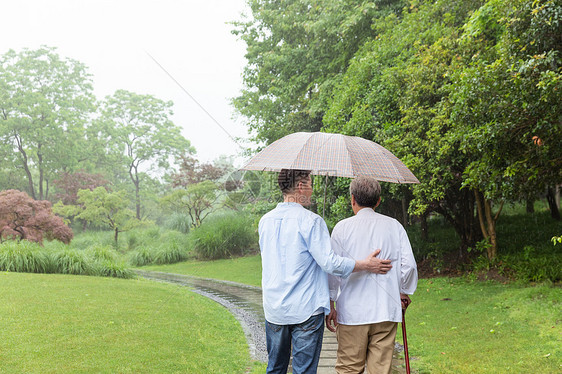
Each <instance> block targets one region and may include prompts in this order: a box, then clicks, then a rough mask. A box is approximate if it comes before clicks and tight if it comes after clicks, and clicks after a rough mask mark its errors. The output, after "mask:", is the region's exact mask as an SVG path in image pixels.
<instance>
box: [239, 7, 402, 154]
mask: <svg viewBox="0 0 562 374" xmlns="http://www.w3.org/2000/svg"><path fill="white" fill-rule="evenodd" d="M404 4H405V2H404V1H381V2H378V3H374V2H372V1H364V0H346V1H336V0H323V1H313V2H303V1H297V0H289V1H265V0H252V1H250V2H249V6H250V9H251V12H252V17H251V18H250V19H248V20H243V21H240V22H236V23H235V26H236V30H235V31H234V34H236V35H238V36H239V37H240V38H241V39H242V40H243V41H244V42H245V43H246V44H247V50H246V51H247V52H246V59H247V60H248V64H247V65H246V68H245V70H244V74H243V79H244V85H245V89H244V90H242V94H241V95H240V96H239V97H237V98H235V99H234V106H235V108H236V109H237V110H238V111H239V112H240V113H241V114H242V115H244V116H245V117H247V118H248V121H249V127H250V129H251V130H253V131H254V132H255V135H256V140H258V141H259V142H260V143H261V142H266V143H271V142H273V141H274V140H277V139H279V138H280V137H282V136H284V135H287V134H289V133H292V132H296V131H318V130H319V129H320V128H321V127H322V117H323V112H324V111H325V109H326V108H325V106H326V102H327V100H328V98H329V97H330V96H331V95H332V93H333V89H334V85H335V84H336V83H337V82H338V80H339V75H340V74H341V73H342V72H343V71H345V69H346V68H347V65H348V64H349V61H350V60H351V59H352V58H353V57H354V54H355V52H356V51H357V50H358V49H359V48H360V47H361V45H362V44H363V43H364V42H365V41H366V40H368V39H369V38H373V37H375V36H376V32H375V30H373V25H374V23H375V21H376V19H377V18H378V17H382V16H383V15H386V14H388V13H394V12H396V13H400V10H401V8H402V6H403V5H404Z"/></svg>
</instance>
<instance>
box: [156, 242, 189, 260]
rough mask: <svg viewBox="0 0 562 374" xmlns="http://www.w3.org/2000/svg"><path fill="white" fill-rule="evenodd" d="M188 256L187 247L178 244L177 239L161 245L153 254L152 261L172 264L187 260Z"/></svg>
mask: <svg viewBox="0 0 562 374" xmlns="http://www.w3.org/2000/svg"><path fill="white" fill-rule="evenodd" d="M188 257H189V253H188V249H187V248H186V247H184V246H181V245H179V244H178V242H177V241H170V242H168V243H166V244H164V245H162V246H161V247H160V248H159V249H158V251H156V253H155V255H154V262H155V263H157V264H159V265H164V264H174V263H176V262H181V261H185V260H187V259H188Z"/></svg>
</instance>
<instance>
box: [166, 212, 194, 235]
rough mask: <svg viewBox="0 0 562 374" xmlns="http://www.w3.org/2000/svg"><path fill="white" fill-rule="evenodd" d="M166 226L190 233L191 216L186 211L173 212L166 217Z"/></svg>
mask: <svg viewBox="0 0 562 374" xmlns="http://www.w3.org/2000/svg"><path fill="white" fill-rule="evenodd" d="M165 226H166V227H167V228H169V229H170V230H176V231H179V232H181V233H183V234H187V233H189V229H190V227H191V217H189V215H188V214H185V213H172V214H170V216H169V217H168V218H167V219H166V223H165Z"/></svg>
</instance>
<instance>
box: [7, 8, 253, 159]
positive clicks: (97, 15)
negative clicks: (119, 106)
mask: <svg viewBox="0 0 562 374" xmlns="http://www.w3.org/2000/svg"><path fill="white" fill-rule="evenodd" d="M1 9H2V20H1V21H0V35H2V37H1V38H0V54H3V53H5V52H7V51H8V50H9V49H14V50H16V51H18V52H19V51H21V50H22V49H23V48H31V49H35V48H38V47H39V46H41V45H47V46H51V47H56V48H57V52H58V54H59V55H61V56H62V57H69V58H73V59H75V60H78V61H80V62H83V63H84V64H86V65H87V66H88V67H89V69H90V73H92V74H93V84H94V92H95V94H96V96H97V97H98V98H99V99H101V98H104V97H105V96H106V95H110V94H113V93H114V92H115V91H116V90H117V89H125V90H129V91H132V92H135V93H139V94H151V95H154V96H156V97H157V98H159V99H163V100H172V101H173V102H174V113H175V114H174V116H173V118H172V120H173V121H174V122H175V123H176V124H177V125H178V126H180V127H181V128H182V129H183V132H182V133H183V135H184V136H185V137H186V138H187V139H189V140H190V141H191V143H192V145H194V146H195V148H196V149H197V155H198V158H199V159H200V160H202V161H212V160H214V159H215V158H217V157H218V156H220V155H237V154H239V152H240V150H241V148H240V146H238V145H237V144H236V143H235V142H234V141H233V140H232V139H231V137H234V138H236V137H240V136H242V137H247V135H248V133H247V129H246V127H245V126H244V124H243V121H242V120H234V119H233V115H234V110H233V108H232V106H231V105H230V99H231V98H233V97H235V96H237V95H238V93H239V92H240V89H241V87H242V79H241V74H242V70H243V67H244V65H245V62H246V61H245V59H244V53H245V44H244V43H243V42H242V41H240V40H237V38H236V36H235V35H232V34H231V30H232V28H233V27H232V25H229V24H227V22H231V21H236V20H240V19H241V13H242V12H244V10H245V1H244V0H13V1H3V4H2V8H1ZM150 56H152V57H153V58H154V59H155V60H156V61H157V62H158V63H159V64H160V65H162V67H163V68H164V69H165V70H166V71H167V72H168V73H169V74H170V75H171V76H173V78H174V79H175V80H177V81H178V82H179V84H180V85H181V86H182V87H183V88H184V89H185V90H186V91H187V92H188V93H189V95H191V96H192V97H193V98H194V99H195V101H196V102H198V103H199V104H200V106H202V107H203V108H204V110H203V109H201V108H200V106H199V105H197V104H196V103H195V101H194V100H193V99H192V98H190V96H189V95H188V94H186V93H185V92H184V91H183V90H182V89H181V88H180V87H179V86H178V84H176V83H175V82H174V80H172V79H171V78H170V77H169V76H168V75H167V73H166V72H164V70H163V69H162V68H161V67H160V66H159V65H158V64H157V63H156V62H155V61H154V60H153V59H152V58H151V57H150ZM205 111H207V112H208V114H207V113H206V112H205ZM209 114H210V116H212V117H213V118H214V120H213V119H211V117H210V116H209ZM215 121H216V122H215ZM217 122H218V124H217ZM219 125H220V126H219ZM221 126H222V127H223V128H224V130H223V129H221ZM241 160H242V159H241V158H240V157H238V162H237V163H239V162H241Z"/></svg>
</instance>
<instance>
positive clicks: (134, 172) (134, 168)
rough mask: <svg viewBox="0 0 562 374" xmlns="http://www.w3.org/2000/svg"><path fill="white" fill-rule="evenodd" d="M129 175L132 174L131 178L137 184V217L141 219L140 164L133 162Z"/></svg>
mask: <svg viewBox="0 0 562 374" xmlns="http://www.w3.org/2000/svg"><path fill="white" fill-rule="evenodd" d="M129 175H130V176H131V180H132V181H133V184H134V185H135V205H136V213H137V219H138V220H140V219H141V215H140V210H141V209H140V208H141V204H140V187H139V184H140V183H139V170H138V165H135V164H134V162H133V163H132V164H131V167H130V168H129Z"/></svg>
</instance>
